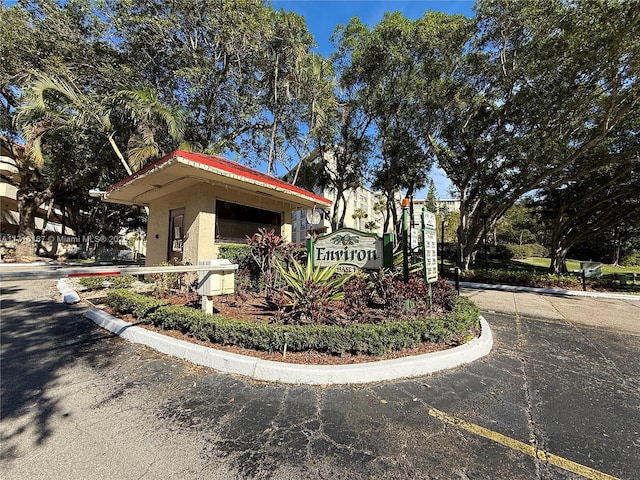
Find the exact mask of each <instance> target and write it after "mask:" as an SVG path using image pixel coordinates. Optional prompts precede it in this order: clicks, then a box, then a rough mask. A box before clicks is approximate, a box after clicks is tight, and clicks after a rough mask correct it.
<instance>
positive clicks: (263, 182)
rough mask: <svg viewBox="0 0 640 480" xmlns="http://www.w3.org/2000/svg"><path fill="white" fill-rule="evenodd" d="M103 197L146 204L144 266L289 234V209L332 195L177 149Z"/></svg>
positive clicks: (324, 202) (320, 203)
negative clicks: (264, 233)
mask: <svg viewBox="0 0 640 480" xmlns="http://www.w3.org/2000/svg"><path fill="white" fill-rule="evenodd" d="M103 200H104V201H107V202H113V203H120V204H126V205H138V206H145V207H148V211H149V220H148V224H147V256H146V265H147V266H152V265H158V264H160V263H162V262H172V263H189V264H192V265H198V264H199V263H200V262H204V261H210V260H214V259H217V258H218V247H219V245H220V244H223V243H239V244H246V243H247V240H246V237H247V236H251V235H253V234H254V233H256V232H257V231H258V228H266V229H268V230H271V229H273V230H275V232H276V233H277V234H279V235H281V236H282V237H284V238H285V239H286V240H289V241H290V240H291V212H292V211H294V210H303V209H313V208H314V207H315V208H328V207H330V206H331V203H332V202H331V200H329V199H326V198H324V197H322V196H319V195H316V194H314V193H312V192H309V191H307V190H305V189H302V188H300V187H297V186H295V185H292V184H290V183H287V182H284V181H282V180H280V179H277V178H274V177H271V176H269V175H266V174H264V173H261V172H259V171H257V170H254V169H251V168H248V167H245V166H244V165H241V164H239V163H237V162H232V161H230V160H227V159H225V158H222V157H219V156H215V155H204V154H199V153H192V152H185V151H181V150H176V151H174V152H172V153H170V154H169V155H167V156H165V157H163V158H161V159H159V160H157V161H155V162H153V163H151V164H150V165H147V166H146V167H145V168H143V169H142V170H139V171H138V172H136V173H134V174H133V175H131V176H129V177H127V178H125V179H124V180H121V181H120V182H118V183H116V184H115V185H113V186H112V187H111V188H110V189H109V190H108V191H107V193H106V194H104V195H103Z"/></svg>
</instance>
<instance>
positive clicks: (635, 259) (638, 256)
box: [620, 252, 640, 267]
mask: <svg viewBox="0 0 640 480" xmlns="http://www.w3.org/2000/svg"><path fill="white" fill-rule="evenodd" d="M620 264H621V265H624V266H625V267H640V252H633V253H630V254H628V255H625V256H624V258H623V259H622V261H621V262H620Z"/></svg>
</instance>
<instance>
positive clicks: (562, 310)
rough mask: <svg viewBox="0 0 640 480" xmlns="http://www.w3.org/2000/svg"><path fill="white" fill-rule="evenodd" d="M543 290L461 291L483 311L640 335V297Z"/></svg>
mask: <svg viewBox="0 0 640 480" xmlns="http://www.w3.org/2000/svg"><path fill="white" fill-rule="evenodd" d="M576 293H578V294H579V295H575V294H568V293H566V292H565V293H564V294H563V293H561V292H559V293H546V292H545V293H540V292H538V291H533V290H532V289H528V290H523V289H518V290H515V289H514V291H504V290H495V289H493V288H491V287H487V288H469V287H464V286H463V288H461V290H460V294H461V295H464V296H466V297H469V298H470V299H472V300H473V301H474V302H476V303H477V304H478V306H479V307H480V310H481V311H482V312H495V313H504V314H507V315H514V316H515V315H519V316H522V317H535V318H540V319H546V320H561V321H569V322H573V323H580V324H582V325H589V326H593V327H597V328H615V329H618V330H621V331H624V332H628V333H631V334H634V335H640V297H639V296H622V295H617V296H615V298H610V296H607V295H595V294H592V295H590V296H584V295H580V294H581V293H582V292H576Z"/></svg>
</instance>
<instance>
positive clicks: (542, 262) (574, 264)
mask: <svg viewBox="0 0 640 480" xmlns="http://www.w3.org/2000/svg"><path fill="white" fill-rule="evenodd" d="M513 262H517V263H520V264H523V265H526V266H528V267H534V268H535V270H538V269H541V270H543V271H545V272H546V271H547V270H548V269H549V265H550V264H551V260H550V259H548V258H540V257H530V258H527V259H525V260H513ZM480 263H482V262H480ZM506 263H512V261H507V262H506ZM507 268H508V267H507ZM579 268H580V260H567V269H568V270H569V271H572V270H578V269H579ZM527 269H528V268H527ZM612 273H640V267H616V266H614V265H608V264H606V263H603V264H602V274H603V275H611V274H612Z"/></svg>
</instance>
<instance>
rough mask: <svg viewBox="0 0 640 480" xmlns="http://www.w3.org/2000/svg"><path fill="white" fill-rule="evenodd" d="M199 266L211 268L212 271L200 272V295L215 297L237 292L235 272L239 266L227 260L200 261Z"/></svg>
mask: <svg viewBox="0 0 640 480" xmlns="http://www.w3.org/2000/svg"><path fill="white" fill-rule="evenodd" d="M198 265H207V266H211V270H209V271H206V272H205V271H203V272H198V293H199V294H200V295H202V296H206V297H213V296H215V295H225V294H230V293H234V291H235V288H234V287H235V281H236V275H235V272H236V270H237V269H238V265H235V264H233V263H231V262H230V261H229V260H227V259H226V258H219V259H215V260H200V261H199V262H198Z"/></svg>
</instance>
